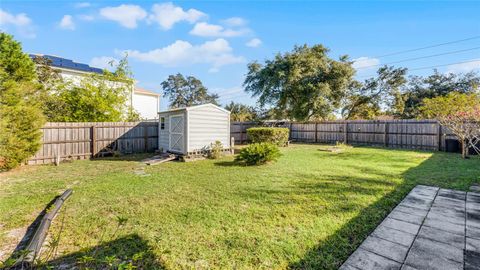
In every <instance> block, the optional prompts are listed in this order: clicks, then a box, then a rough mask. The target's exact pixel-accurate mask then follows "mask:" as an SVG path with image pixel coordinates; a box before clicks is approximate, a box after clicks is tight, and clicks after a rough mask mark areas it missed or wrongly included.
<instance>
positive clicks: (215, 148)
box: [208, 141, 223, 159]
mask: <svg viewBox="0 0 480 270" xmlns="http://www.w3.org/2000/svg"><path fill="white" fill-rule="evenodd" d="M222 155H223V144H222V142H221V141H215V143H212V144H211V145H210V151H209V152H208V157H209V158H211V159H219V158H221V157H222Z"/></svg>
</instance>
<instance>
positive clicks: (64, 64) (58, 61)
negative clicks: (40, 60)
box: [29, 54, 103, 73]
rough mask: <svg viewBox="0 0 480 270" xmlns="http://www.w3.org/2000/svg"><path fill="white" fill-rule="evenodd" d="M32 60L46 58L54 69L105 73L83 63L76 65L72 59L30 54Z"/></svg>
mask: <svg viewBox="0 0 480 270" xmlns="http://www.w3.org/2000/svg"><path fill="white" fill-rule="evenodd" d="M29 56H30V58H32V59H33V58H35V57H45V58H47V59H50V61H51V65H52V66H54V67H61V68H66V69H72V70H79V71H86V72H95V73H103V70H102V69H100V68H95V67H90V66H89V65H87V64H83V63H76V62H74V61H72V60H70V59H66V58H62V57H58V56H53V55H35V54H30V55H29Z"/></svg>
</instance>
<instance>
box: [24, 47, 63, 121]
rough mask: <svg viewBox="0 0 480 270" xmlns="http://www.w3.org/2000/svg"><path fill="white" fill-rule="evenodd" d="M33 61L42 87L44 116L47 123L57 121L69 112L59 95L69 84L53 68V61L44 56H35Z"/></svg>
mask: <svg viewBox="0 0 480 270" xmlns="http://www.w3.org/2000/svg"><path fill="white" fill-rule="evenodd" d="M32 60H33V62H34V63H35V71H36V73H37V81H38V82H39V83H40V86H41V91H40V93H41V94H40V100H39V101H40V102H41V106H42V111H43V114H44V115H45V117H46V120H47V121H52V122H53V121H56V120H58V119H60V118H61V116H63V115H64V113H65V111H67V108H66V106H67V104H65V102H64V101H63V100H61V99H60V98H59V94H60V93H61V92H62V91H63V90H65V87H67V85H68V84H67V83H66V82H64V80H63V78H62V76H61V75H60V71H59V70H58V69H54V68H52V66H51V64H52V60H50V59H49V58H47V57H43V56H34V57H33V59H32ZM59 116H60V117H59Z"/></svg>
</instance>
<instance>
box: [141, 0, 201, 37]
mask: <svg viewBox="0 0 480 270" xmlns="http://www.w3.org/2000/svg"><path fill="white" fill-rule="evenodd" d="M152 12H153V13H152V14H151V15H150V16H149V21H150V22H156V23H158V24H159V25H160V27H161V28H162V29H164V30H169V29H171V28H172V27H173V26H174V25H175V24H176V23H178V22H181V21H186V22H189V23H195V22H196V21H198V20H200V19H203V18H206V17H207V14H205V13H203V12H201V11H199V10H196V9H193V8H191V9H189V10H186V11H185V10H183V8H181V7H179V6H175V5H174V4H173V3H171V2H168V3H162V4H154V5H153V7H152Z"/></svg>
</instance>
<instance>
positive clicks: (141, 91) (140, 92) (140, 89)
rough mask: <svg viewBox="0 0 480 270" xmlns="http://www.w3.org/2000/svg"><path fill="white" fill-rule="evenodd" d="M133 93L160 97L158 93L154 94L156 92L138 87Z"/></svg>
mask: <svg viewBox="0 0 480 270" xmlns="http://www.w3.org/2000/svg"><path fill="white" fill-rule="evenodd" d="M134 92H135V93H138V94H142V95H149V96H156V97H158V96H160V94H159V93H156V92H153V91H150V90H147V89H143V88H140V87H135V91H134Z"/></svg>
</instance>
